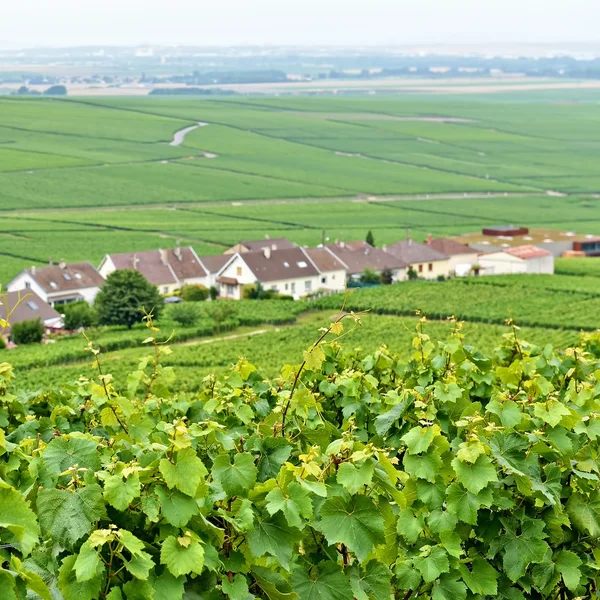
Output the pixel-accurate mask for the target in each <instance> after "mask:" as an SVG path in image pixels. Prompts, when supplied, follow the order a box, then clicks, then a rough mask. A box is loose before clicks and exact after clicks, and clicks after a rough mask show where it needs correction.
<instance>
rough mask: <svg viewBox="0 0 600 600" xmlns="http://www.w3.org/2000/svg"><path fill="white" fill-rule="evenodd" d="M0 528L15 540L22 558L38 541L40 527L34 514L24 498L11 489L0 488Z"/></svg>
mask: <svg viewBox="0 0 600 600" xmlns="http://www.w3.org/2000/svg"><path fill="white" fill-rule="evenodd" d="M4 485H5V484H4ZM0 528H4V529H8V531H10V532H11V533H12V534H13V535H14V536H15V537H16V538H17V540H18V541H19V544H20V547H19V550H20V551H21V552H22V554H23V555H24V556H26V555H27V554H29V553H30V552H31V551H32V550H33V548H34V546H35V545H36V544H37V543H38V541H39V535H40V527H39V525H38V521H37V518H36V516H35V513H34V512H33V510H31V508H30V506H29V502H27V500H26V499H25V497H24V496H23V495H22V494H21V493H20V492H18V491H17V490H15V489H13V488H11V487H0Z"/></svg>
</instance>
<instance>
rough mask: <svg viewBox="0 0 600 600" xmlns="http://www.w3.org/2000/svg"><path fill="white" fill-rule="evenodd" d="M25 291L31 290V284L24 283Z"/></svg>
mask: <svg viewBox="0 0 600 600" xmlns="http://www.w3.org/2000/svg"><path fill="white" fill-rule="evenodd" d="M25 289H26V290H30V289H31V282H30V281H26V282H25Z"/></svg>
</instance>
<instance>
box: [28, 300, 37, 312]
mask: <svg viewBox="0 0 600 600" xmlns="http://www.w3.org/2000/svg"><path fill="white" fill-rule="evenodd" d="M27 306H29V308H30V309H31V310H40V307H39V306H38V305H37V304H36V303H35V302H34V301H33V300H30V301H29V302H28V303H27Z"/></svg>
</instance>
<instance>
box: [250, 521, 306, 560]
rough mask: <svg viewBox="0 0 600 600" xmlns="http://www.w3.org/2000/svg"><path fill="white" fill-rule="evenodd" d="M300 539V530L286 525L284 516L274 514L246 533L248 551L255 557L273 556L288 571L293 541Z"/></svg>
mask: <svg viewBox="0 0 600 600" xmlns="http://www.w3.org/2000/svg"><path fill="white" fill-rule="evenodd" d="M299 539H300V532H299V531H298V530H297V529H295V528H291V527H289V526H288V524H287V522H286V520H285V518H284V516H283V515H282V514H280V513H276V514H274V515H273V516H272V517H270V518H269V519H266V520H261V521H259V522H258V523H257V525H256V527H255V528H254V529H253V530H252V531H251V532H250V533H249V534H248V544H249V546H250V552H251V553H252V556H254V557H255V558H260V557H261V556H263V555H265V554H270V555H271V556H275V557H276V558H277V559H278V560H279V562H280V563H281V566H282V567H283V568H284V569H286V570H288V571H289V566H290V559H291V558H292V553H293V549H294V542H296V541H298V540H299Z"/></svg>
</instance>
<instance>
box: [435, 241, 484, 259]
mask: <svg viewBox="0 0 600 600" xmlns="http://www.w3.org/2000/svg"><path fill="white" fill-rule="evenodd" d="M424 243H425V245H426V246H428V247H429V248H432V249H433V250H437V251H438V252H441V253H442V254H446V255H447V256H458V255H459V254H477V250H475V249H474V248H470V247H469V246H467V245H466V244H461V243H460V242H457V241H455V240H453V239H450V238H436V239H433V240H426V241H425V242H424Z"/></svg>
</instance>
